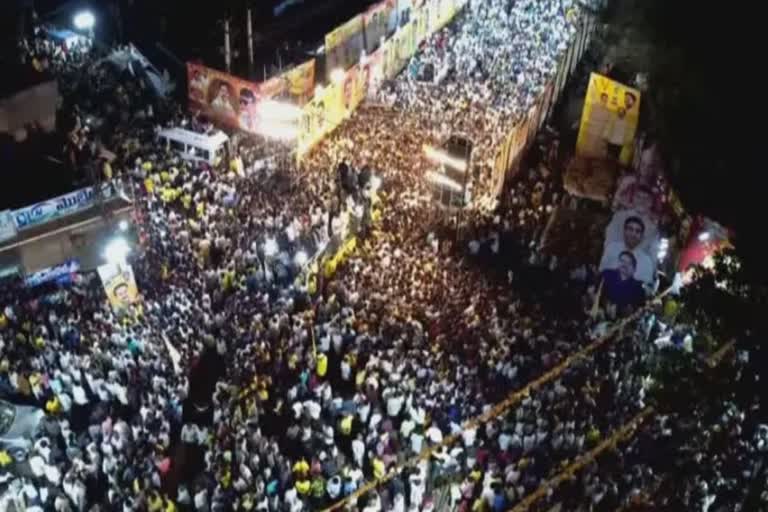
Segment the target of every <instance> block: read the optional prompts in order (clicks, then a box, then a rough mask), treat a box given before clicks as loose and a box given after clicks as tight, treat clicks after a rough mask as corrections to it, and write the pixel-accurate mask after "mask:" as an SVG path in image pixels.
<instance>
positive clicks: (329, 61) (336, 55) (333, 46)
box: [325, 14, 365, 78]
mask: <svg viewBox="0 0 768 512" xmlns="http://www.w3.org/2000/svg"><path fill="white" fill-rule="evenodd" d="M363 24H364V22H363V15H362V14H359V15H357V16H355V17H354V18H352V19H351V20H349V21H347V22H346V23H344V24H343V25H341V26H339V27H336V28H335V29H334V30H333V31H331V32H329V33H327V34H326V35H325V55H326V58H325V62H326V66H325V67H326V69H327V71H328V77H329V78H330V75H331V73H332V72H333V71H334V70H336V69H343V70H346V69H348V68H350V67H352V66H353V65H354V64H356V63H357V62H358V61H359V60H360V54H361V53H362V51H363V48H364V46H365V45H364V42H365V41H364V39H365V37H364V34H363V31H364V29H363Z"/></svg>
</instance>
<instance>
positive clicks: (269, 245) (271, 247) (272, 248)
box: [264, 238, 280, 257]
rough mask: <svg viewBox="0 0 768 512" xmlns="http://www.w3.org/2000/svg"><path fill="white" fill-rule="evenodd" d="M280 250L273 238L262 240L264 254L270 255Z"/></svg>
mask: <svg viewBox="0 0 768 512" xmlns="http://www.w3.org/2000/svg"><path fill="white" fill-rule="evenodd" d="M279 250H280V247H278V245H277V241H276V240H275V239H274V238H268V239H267V241H266V242H264V254H265V255H267V256H269V257H272V256H274V255H275V254H277V251H279Z"/></svg>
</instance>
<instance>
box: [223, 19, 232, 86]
mask: <svg viewBox="0 0 768 512" xmlns="http://www.w3.org/2000/svg"><path fill="white" fill-rule="evenodd" d="M224 64H225V65H226V68H227V73H230V72H231V71H232V45H231V44H230V33H229V18H227V19H225V20H224Z"/></svg>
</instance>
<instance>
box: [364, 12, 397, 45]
mask: <svg viewBox="0 0 768 512" xmlns="http://www.w3.org/2000/svg"><path fill="white" fill-rule="evenodd" d="M396 7H397V2H395V0H382V1H381V2H379V3H377V4H374V5H372V6H371V7H370V8H369V9H368V10H367V11H366V12H365V13H364V14H363V21H364V24H365V51H366V53H368V54H371V53H373V52H374V51H375V50H376V49H377V48H378V47H379V46H380V45H381V41H382V39H383V38H386V37H387V35H388V32H389V20H390V17H391V15H392V12H396Z"/></svg>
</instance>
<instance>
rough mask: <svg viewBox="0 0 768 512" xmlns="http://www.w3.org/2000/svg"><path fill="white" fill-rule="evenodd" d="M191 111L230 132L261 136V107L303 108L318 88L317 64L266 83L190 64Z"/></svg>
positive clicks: (296, 68)
mask: <svg viewBox="0 0 768 512" xmlns="http://www.w3.org/2000/svg"><path fill="white" fill-rule="evenodd" d="M187 73H188V79H189V107H190V110H193V111H199V112H200V113H202V114H203V115H205V116H206V117H209V118H210V119H212V120H213V121H216V122H218V123H220V124H223V125H225V126H229V127H231V128H237V129H240V130H243V131H247V132H251V133H259V132H260V128H261V126H260V125H261V121H262V120H261V117H260V115H259V111H258V105H259V103H260V102H261V101H263V100H267V99H273V100H277V99H279V100H284V101H286V102H288V103H293V104H296V105H304V104H305V103H306V102H307V101H308V100H309V99H310V98H311V96H312V92H313V90H314V87H315V60H314V59H311V60H309V61H307V62H304V63H302V64H299V65H298V66H295V67H293V68H291V69H289V70H288V71H285V72H284V73H282V74H280V75H278V76H276V77H273V78H270V79H269V80H266V81H265V82H260V83H253V82H248V81H245V80H241V79H239V78H237V77H234V76H232V75H228V74H226V73H222V72H220V71H217V70H215V69H211V68H207V67H204V66H201V65H199V64H193V63H188V64H187Z"/></svg>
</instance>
